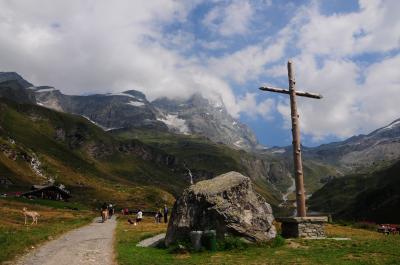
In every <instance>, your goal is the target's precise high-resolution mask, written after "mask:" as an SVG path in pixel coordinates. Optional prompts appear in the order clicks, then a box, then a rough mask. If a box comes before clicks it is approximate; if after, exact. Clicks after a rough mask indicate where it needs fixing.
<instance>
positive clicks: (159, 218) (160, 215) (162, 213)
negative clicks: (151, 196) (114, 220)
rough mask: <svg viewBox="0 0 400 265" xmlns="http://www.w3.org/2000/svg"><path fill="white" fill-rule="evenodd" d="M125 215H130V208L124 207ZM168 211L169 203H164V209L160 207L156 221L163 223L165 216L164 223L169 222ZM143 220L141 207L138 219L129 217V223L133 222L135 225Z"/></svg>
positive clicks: (137, 214) (155, 217)
mask: <svg viewBox="0 0 400 265" xmlns="http://www.w3.org/2000/svg"><path fill="white" fill-rule="evenodd" d="M122 212H123V214H124V215H128V214H129V210H128V209H124V210H122ZM168 212H169V209H168V207H167V205H164V209H163V210H161V209H159V210H158V211H157V212H156V214H155V216H154V219H155V222H156V223H162V218H163V217H164V223H168ZM142 220H143V211H142V210H141V209H139V210H138V211H137V213H136V219H134V220H133V219H132V218H128V223H130V224H133V225H137V224H138V223H140V222H141V221H142Z"/></svg>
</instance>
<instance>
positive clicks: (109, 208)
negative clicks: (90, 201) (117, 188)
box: [108, 203, 114, 219]
mask: <svg viewBox="0 0 400 265" xmlns="http://www.w3.org/2000/svg"><path fill="white" fill-rule="evenodd" d="M113 214H114V206H113V205H112V203H110V204H109V205H108V218H109V219H111V216H112V215H113Z"/></svg>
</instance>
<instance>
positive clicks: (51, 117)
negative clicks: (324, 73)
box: [0, 72, 400, 216]
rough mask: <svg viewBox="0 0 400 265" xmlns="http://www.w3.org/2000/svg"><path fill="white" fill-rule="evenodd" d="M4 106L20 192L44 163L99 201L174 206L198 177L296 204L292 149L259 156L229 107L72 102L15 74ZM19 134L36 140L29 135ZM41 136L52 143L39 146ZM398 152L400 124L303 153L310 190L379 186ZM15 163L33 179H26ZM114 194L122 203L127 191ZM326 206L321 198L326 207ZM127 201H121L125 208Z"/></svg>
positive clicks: (137, 99)
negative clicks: (226, 180)
mask: <svg viewBox="0 0 400 265" xmlns="http://www.w3.org/2000/svg"><path fill="white" fill-rule="evenodd" d="M0 98H2V99H0V100H1V102H0V103H1V106H2V110H3V111H2V114H1V115H2V116H1V117H0V118H1V119H0V126H1V127H0V142H1V148H2V151H3V152H2V153H1V152H0V173H1V174H3V175H6V176H11V178H12V179H13V181H14V182H15V183H20V184H21V185H19V186H18V185H17V187H22V186H24V185H27V184H33V183H35V182H37V181H39V180H40V178H41V177H40V174H39V175H38V172H36V171H35V170H36V169H34V168H35V167H32V165H31V164H32V163H33V162H32V159H34V160H35V161H36V160H37V161H39V165H37V166H36V168H37V169H40V170H44V171H46V170H47V171H48V172H47V173H46V174H44V175H47V176H49V175H54V174H55V175H57V176H58V179H59V180H60V181H63V182H65V183H66V184H68V185H70V186H71V187H72V190H75V191H76V190H80V188H79V185H78V184H77V182H76V181H75V178H77V179H79V178H83V179H85V178H88V179H86V181H83V182H85V183H86V184H85V185H86V186H85V187H89V188H90V190H92V191H93V192H92V194H96V196H97V195H98V194H100V196H97V197H99V198H104V194H105V193H104V189H103V188H104V187H99V186H98V185H94V183H96V182H97V181H98V180H100V182H103V181H105V182H107V183H111V187H115V186H120V185H122V184H120V183H124V184H123V185H125V186H124V187H125V189H127V190H129V189H131V188H132V187H135V186H137V185H139V186H140V187H143V189H144V190H145V191H146V192H145V196H148V195H149V192H148V191H149V188H150V187H155V189H156V190H157V192H159V194H161V193H162V192H166V193H165V194H169V195H168V196H172V195H174V196H175V195H177V194H179V192H180V191H181V190H182V189H183V187H185V186H186V185H187V183H188V177H189V175H192V176H193V177H194V178H195V181H197V180H199V179H205V178H211V177H213V176H215V175H217V174H220V173H224V172H225V171H228V170H237V171H239V172H242V173H243V174H246V175H248V176H250V177H251V178H252V179H253V181H254V182H255V184H256V189H257V190H258V191H259V192H260V193H261V194H262V195H263V196H264V197H266V198H268V200H269V201H270V202H271V203H272V205H273V206H274V207H275V208H277V206H278V205H279V204H280V203H281V202H282V200H283V201H286V200H289V201H290V200H293V199H294V185H293V183H294V180H293V176H292V167H293V165H292V159H291V156H292V152H291V147H274V148H265V147H262V146H260V144H259V143H258V141H257V139H256V137H255V136H254V134H253V132H252V131H251V130H250V129H249V128H248V127H247V126H246V125H244V124H242V123H240V122H239V121H238V120H236V119H235V118H233V117H232V116H230V115H229V113H228V112H227V111H226V108H225V106H224V104H223V102H222V100H217V101H215V100H209V99H207V98H205V97H203V96H202V95H201V94H194V95H192V96H191V97H189V98H188V99H169V98H158V99H155V100H153V101H149V100H148V99H147V98H146V96H145V95H144V94H143V93H142V92H139V91H136V90H128V91H124V92H120V93H108V94H96V95H86V96H82V95H81V96H79V95H65V94H63V93H62V92H61V91H59V90H57V89H56V88H54V87H51V86H35V85H33V84H31V83H30V82H28V81H26V80H25V79H24V78H22V77H21V76H20V75H18V74H17V73H12V72H11V73H10V72H6V73H0ZM5 113H8V114H5ZM71 114H72V115H71ZM76 115H78V116H76ZM13 119H15V121H13ZM61 121H62V122H61ZM13 123H15V125H13ZM46 124H47V125H46ZM18 126H20V127H21V128H25V129H26V128H31V129H32V130H31V129H29V130H27V129H26V132H23V131H21V130H22V129H21V128H19V127H18ZM40 136H43V137H44V138H45V139H47V140H46V141H45V142H41V141H38V142H35V139H38V137H39V138H40ZM11 142H14V144H11ZM399 147H400V120H396V121H394V122H392V123H391V124H389V125H387V126H385V127H383V128H380V129H377V130H375V131H373V132H371V133H370V134H368V135H359V136H354V137H351V138H349V139H347V140H345V141H341V142H334V143H329V144H324V145H321V146H318V147H313V148H309V147H303V158H304V161H303V164H304V171H305V186H306V190H307V192H308V194H309V195H311V194H313V193H315V194H320V193H316V192H317V191H318V190H319V189H321V187H323V186H324V185H325V186H324V187H323V189H324V188H326V189H328V188H329V187H333V186H329V185H331V184H330V183H335V181H339V180H341V179H346V178H349V179H350V178H351V177H352V176H353V175H352V174H354V173H358V174H370V173H371V172H375V171H376V172H378V173H377V174H376V176H377V177H376V178H379V175H380V173H379V172H381V171H382V170H385V168H386V167H387V166H390V165H392V164H393V163H395V162H396V161H398V160H399V159H400V148H399ZM56 149H58V150H62V151H59V153H57V152H54V150H56ZM16 150H17V151H16ZM18 150H19V151H18ZM25 153H26V154H27V155H28V157H29V159H28V160H29V161H28V160H26V161H25V160H24V161H25V163H27V165H22V164H23V163H24V162H23V161H20V162H18V155H16V154H19V155H20V156H21V154H25ZM10 154H12V155H11V158H15V157H17V158H16V160H15V161H17V162H18V163H22V164H21V165H20V166H21V168H22V169H24V170H22V171H21V170H17V168H18V167H19V166H17V164H18V163H17V162H15V161H14V160H13V161H10V157H9V156H10ZM22 157H24V156H23V155H22ZM76 159H78V160H76ZM11 160H12V159H11ZM22 160H23V159H22ZM64 160H67V161H75V162H74V163H73V165H72V164H68V163H66V161H64ZM15 163H17V164H15ZM34 164H35V163H34ZM82 169H84V170H82ZM379 170H381V171H379ZM59 172H64V173H62V174H61V173H59ZM67 172H68V173H67ZM349 175H350V176H349ZM383 175H384V174H383ZM71 176H74V177H71ZM78 176H79V177H78ZM42 180H43V179H42ZM78 183H79V181H78ZM88 183H89V184H88ZM154 185H155V186H154ZM327 187H328V188H327ZM109 189H111V190H113V191H114V192H113V194H116V193H115V191H116V190H118V189H119V188H109ZM151 194H153V195H151V196H154V193H151ZM149 196H150V195H149ZM165 196H167V195H165ZM165 196H164V195H163V197H165ZM168 196H167V197H168ZM315 196H317V195H315ZM318 196H319V195H318ZM318 196H317V197H314V198H322V197H318ZM122 197H124V196H122ZM122 197H118V198H119V199H116V198H114V200H120V201H121V202H122V201H124V199H122ZM168 198H169V197H168ZM84 199H85V200H86V199H87V197H85V196H84ZM125 199H126V198H125ZM312 200H313V201H314V202H313V205H314V206H315V205H318V203H317V204H316V203H315V200H316V199H312ZM318 200H319V199H318ZM318 200H317V201H318ZM321 200H322V199H321ZM151 201H152V200H151V199H149V200H148V203H151ZM316 208H318V207H316ZM342 216H344V215H342Z"/></svg>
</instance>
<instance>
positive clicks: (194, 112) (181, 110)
mask: <svg viewBox="0 0 400 265" xmlns="http://www.w3.org/2000/svg"><path fill="white" fill-rule="evenodd" d="M152 104H153V106H155V107H156V108H157V109H158V110H159V111H160V113H163V114H164V117H165V118H163V117H162V118H161V119H159V120H161V121H165V123H166V124H167V125H168V126H169V127H170V128H171V127H172V128H176V130H178V131H180V132H182V133H191V134H197V135H203V136H205V137H207V138H209V139H211V140H212V141H214V142H222V143H225V144H228V145H230V146H233V147H235V148H239V149H254V148H256V147H257V145H258V143H257V139H256V137H255V135H254V134H253V132H252V131H251V130H250V129H249V128H248V127H247V126H246V125H244V124H242V123H240V122H239V121H238V120H236V119H234V118H233V117H232V116H231V115H230V114H229V113H228V112H227V110H226V108H225V106H224V104H223V102H222V100H218V101H215V100H214V101H213V100H209V99H206V98H204V97H203V96H201V95H200V94H195V95H193V96H191V97H190V98H189V99H187V100H173V99H167V98H161V99H157V100H155V101H153V102H152Z"/></svg>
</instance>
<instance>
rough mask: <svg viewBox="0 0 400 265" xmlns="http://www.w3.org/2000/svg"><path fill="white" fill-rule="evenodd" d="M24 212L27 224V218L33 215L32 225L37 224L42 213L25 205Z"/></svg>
mask: <svg viewBox="0 0 400 265" xmlns="http://www.w3.org/2000/svg"><path fill="white" fill-rule="evenodd" d="M22 213H23V214H24V216H25V224H26V220H27V219H28V216H30V217H32V223H31V225H33V224H34V223H35V224H37V221H38V217H39V216H40V214H38V213H37V212H33V211H28V209H27V208H26V207H24V208H23V209H22Z"/></svg>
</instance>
